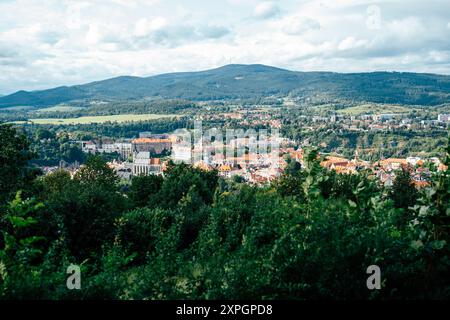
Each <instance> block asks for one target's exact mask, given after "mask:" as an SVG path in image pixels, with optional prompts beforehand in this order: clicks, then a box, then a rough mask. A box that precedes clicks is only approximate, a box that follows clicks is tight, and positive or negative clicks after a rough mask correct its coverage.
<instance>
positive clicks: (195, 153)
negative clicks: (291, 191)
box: [43, 110, 450, 188]
mask: <svg viewBox="0 0 450 320" xmlns="http://www.w3.org/2000/svg"><path fill="white" fill-rule="evenodd" d="M243 113H244V112H234V113H226V114H221V115H219V116H217V115H215V116H211V117H208V116H207V115H202V116H201V117H199V118H198V119H199V120H203V119H204V120H214V119H215V118H216V117H221V118H222V119H226V118H229V119H238V120H242V121H241V122H238V123H237V124H238V125H239V124H240V125H249V124H252V125H253V126H255V124H257V125H261V124H265V125H269V126H271V128H272V129H280V128H281V120H280V119H279V117H278V116H275V117H274V116H270V114H269V113H267V112H264V111H262V112H261V111H258V110H257V111H252V112H250V113H249V112H246V114H245V117H243ZM249 115H250V116H249ZM303 118H306V116H303ZM309 120H311V121H312V122H313V124H314V123H316V124H317V123H320V122H325V123H328V122H331V123H337V124H342V125H343V126H346V127H347V128H348V129H350V130H388V129H389V128H392V127H393V126H398V127H401V126H406V127H410V126H412V125H413V121H412V120H411V119H405V118H404V117H402V115H399V114H376V115H360V116H351V117H345V116H332V117H317V116H314V117H311V118H310V119H309ZM449 124H450V115H448V114H440V115H439V116H438V119H437V120H433V121H431V120H430V121H429V122H425V121H424V120H421V121H420V122H419V123H418V125H422V126H425V125H428V126H441V127H444V128H445V127H446V126H449ZM313 128H314V127H312V129H313ZM247 132H248V131H247ZM275 142H276V145H277V149H276V155H274V154H273V152H272V153H268V152H261V150H262V149H266V148H267V146H269V145H273V144H274V143H275ZM74 143H76V144H78V145H79V146H80V147H81V150H82V151H83V152H84V153H86V154H103V155H106V154H109V155H113V159H112V160H111V161H109V162H108V164H109V166H110V167H111V168H113V169H114V170H115V172H116V173H117V175H118V176H119V177H121V178H122V179H124V180H130V179H131V178H132V177H133V176H139V175H163V174H164V171H165V170H166V168H167V164H168V162H169V161H173V162H175V163H178V162H184V163H188V164H191V165H193V166H194V167H197V168H200V169H202V170H206V171H210V170H217V172H218V175H219V176H221V177H223V178H232V177H239V178H240V179H242V180H243V181H246V182H248V183H251V184H257V185H264V184H267V183H270V182H272V181H274V180H275V179H277V178H278V177H280V176H281V175H282V174H283V171H284V169H285V168H286V166H287V165H288V163H289V162H291V161H295V162H298V163H299V164H300V166H301V167H303V166H304V163H303V155H304V149H305V148H308V147H309V143H308V141H306V142H305V141H303V142H298V141H295V140H292V139H288V138H281V137H277V138H276V141H274V140H273V137H272V139H271V137H265V136H263V135H260V136H257V135H256V136H254V137H248V136H247V137H240V138H234V139H229V141H227V142H225V143H224V142H223V141H222V142H220V143H218V141H214V142H211V141H207V139H202V140H200V141H198V142H197V143H196V144H192V145H191V144H190V143H189V144H188V145H181V144H180V136H179V135H177V134H174V133H164V134H152V133H151V132H141V133H140V134H139V137H137V138H134V139H99V140H87V141H74ZM239 150H241V151H240V152H239ZM360 152H361V151H359V150H355V152H354V156H353V157H352V158H345V157H342V156H339V155H336V154H332V153H329V154H328V153H322V154H321V160H322V161H321V162H320V164H321V166H322V167H324V168H326V169H329V170H334V171H336V172H337V173H340V174H355V173H358V172H360V171H366V172H367V171H369V172H370V173H371V175H373V177H376V178H377V179H378V180H379V181H380V182H381V183H383V184H384V185H385V186H392V183H393V181H394V179H395V172H396V171H397V170H399V169H402V168H408V169H409V170H410V173H411V177H412V181H413V182H414V185H415V186H416V187H418V188H421V187H425V186H427V185H428V181H429V179H430V176H431V175H432V174H433V172H435V171H438V172H439V171H445V170H446V166H445V165H444V164H443V163H442V162H441V160H440V159H439V158H438V157H428V158H421V157H418V156H407V157H404V158H394V157H389V158H380V159H377V160H376V161H367V160H363V159H361V158H360V156H359V153H360ZM59 167H60V166H53V167H44V168H43V169H44V171H45V172H47V173H49V172H52V171H54V170H56V169H57V168H59ZM65 167H66V168H67V169H68V170H70V171H71V173H72V175H74V174H75V173H76V171H77V170H78V169H79V167H80V166H79V164H75V165H69V166H67V165H66V166H65Z"/></svg>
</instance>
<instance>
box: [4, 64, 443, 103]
mask: <svg viewBox="0 0 450 320" xmlns="http://www.w3.org/2000/svg"><path fill="white" fill-rule="evenodd" d="M288 94H289V95H291V96H293V97H299V98H304V99H308V98H317V97H321V98H323V99H350V100H356V101H366V102H376V103H397V104H406V105H408V104H409V105H414V104H416V105H417V104H421V105H438V104H442V103H445V102H448V101H449V100H450V76H445V75H435V74H419V73H399V72H373V73H348V74H341V73H332V72H295V71H289V70H284V69H279V68H275V67H270V66H264V65H227V66H223V67H220V68H217V69H212V70H207V71H200V72H182V73H168V74H161V75H157V76H152V77H145V78H141V77H130V76H123V77H117V78H112V79H108V80H103V81H96V82H92V83H88V84H84V85H76V86H71V87H58V88H53V89H49V90H41V91H31V92H28V91H18V92H16V93H14V94H11V95H8V96H4V97H0V108H2V107H3V108H5V107H11V106H20V105H31V106H35V107H46V106H54V105H57V104H60V103H69V102H71V101H77V100H106V101H123V100H142V99H149V98H163V99H187V100H193V101H208V100H221V99H251V98H259V97H269V96H286V95H288Z"/></svg>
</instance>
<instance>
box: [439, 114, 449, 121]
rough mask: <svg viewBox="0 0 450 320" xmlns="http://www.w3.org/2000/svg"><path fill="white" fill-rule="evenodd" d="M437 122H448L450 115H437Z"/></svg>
mask: <svg viewBox="0 0 450 320" xmlns="http://www.w3.org/2000/svg"><path fill="white" fill-rule="evenodd" d="M438 121H439V122H450V114H440V115H438Z"/></svg>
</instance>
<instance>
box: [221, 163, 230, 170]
mask: <svg viewBox="0 0 450 320" xmlns="http://www.w3.org/2000/svg"><path fill="white" fill-rule="evenodd" d="M219 171H222V172H223V171H231V167H230V166H229V165H227V164H223V165H221V166H220V167H219Z"/></svg>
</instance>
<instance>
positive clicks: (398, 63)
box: [0, 0, 450, 94]
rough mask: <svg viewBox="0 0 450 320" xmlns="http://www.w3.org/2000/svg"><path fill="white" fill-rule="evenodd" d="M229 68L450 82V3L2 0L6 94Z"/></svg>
mask: <svg viewBox="0 0 450 320" xmlns="http://www.w3.org/2000/svg"><path fill="white" fill-rule="evenodd" d="M230 62H231V63H263V64H268V65H274V66H278V67H283V68H287V69H291V70H299V71H313V70H320V71H323V70H326V71H337V72H360V71H378V70H388V71H392V70H396V71H414V72H432V73H442V74H450V1H448V0H434V1H432V0H429V1H422V0H410V1H405V0H380V1H365V0H314V1H309V0H297V1H294V0H278V1H262V0H223V1H220V0H217V1H206V0H205V1H203V0H193V1H192V0H191V1H176V0H95V1H89V0H80V1H75V0H0V94H1V93H3V94H7V93H11V92H14V91H17V90H20V89H25V90H37V89H44V88H49V87H54V86H59V85H72V84H79V83H85V82H89V81H94V80H101V79H105V78H109V77H114V76H119V75H136V76H148V75H153V74H159V73H164V72H173V71H193V70H203V69H209V68H214V67H218V66H221V65H224V64H228V63H230Z"/></svg>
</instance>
